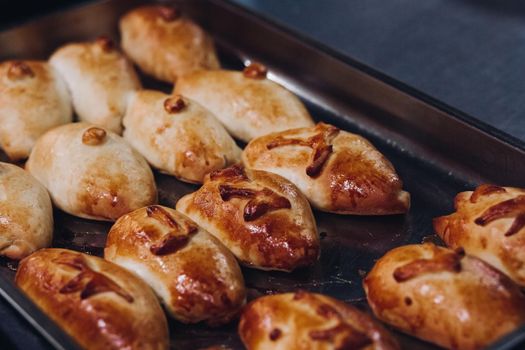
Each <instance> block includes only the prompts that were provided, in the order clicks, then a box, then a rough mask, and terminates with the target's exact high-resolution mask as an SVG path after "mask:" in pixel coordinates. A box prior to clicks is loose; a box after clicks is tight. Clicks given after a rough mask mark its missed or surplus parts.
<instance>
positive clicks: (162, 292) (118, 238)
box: [104, 205, 246, 325]
mask: <svg viewBox="0 0 525 350" xmlns="http://www.w3.org/2000/svg"><path fill="white" fill-rule="evenodd" d="M104 257H105V258H106V259H107V260H109V261H112V262H114V263H116V264H118V265H120V266H122V267H125V268H127V269H128V270H130V271H133V272H135V273H136V274H137V275H139V276H140V277H141V278H142V279H143V280H144V281H146V282H147V283H148V284H149V285H150V286H151V287H152V288H153V290H154V291H155V292H156V293H157V295H158V296H159V297H160V298H161V299H162V301H163V303H164V305H166V308H167V310H168V311H169V312H170V314H171V315H173V317H175V318H176V319H177V320H179V321H181V322H184V323H195V322H200V321H205V322H207V323H208V324H212V325H218V324H222V323H225V322H228V321H230V320H231V319H232V318H233V317H234V316H236V315H237V314H238V312H239V310H240V308H241V307H242V306H243V305H244V302H245V299H246V291H245V288H244V281H243V277H242V274H241V270H240V268H239V265H238V264H237V261H236V260H235V257H234V256H233V255H232V253H231V252H230V251H229V250H228V249H227V248H226V247H225V246H224V245H222V244H221V243H220V242H219V241H218V240H217V239H216V238H215V237H213V236H212V235H210V234H209V233H208V232H206V231H205V230H203V229H202V228H200V227H199V226H197V224H195V223H194V222H192V221H191V220H189V219H188V218H186V217H185V216H183V215H182V214H180V213H178V212H177V211H175V210H173V209H170V208H167V207H163V206H159V205H154V206H148V207H146V208H141V209H137V210H135V211H133V212H131V213H129V214H126V215H124V216H122V217H121V218H120V219H119V220H118V221H117V222H116V223H115V224H114V225H113V227H112V228H111V230H110V231H109V234H108V238H107V241H106V248H105V250H104Z"/></svg>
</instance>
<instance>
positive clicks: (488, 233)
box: [434, 185, 525, 286]
mask: <svg viewBox="0 0 525 350" xmlns="http://www.w3.org/2000/svg"><path fill="white" fill-rule="evenodd" d="M455 207H456V212H454V213H452V214H450V215H447V216H442V217H439V218H436V219H434V229H435V230H436V232H437V234H438V235H439V237H441V239H443V241H444V242H445V243H446V244H447V245H448V246H449V247H451V248H453V249H455V248H458V247H462V248H463V249H465V251H466V252H467V254H470V255H474V256H477V257H478V258H480V259H482V260H485V261H486V262H488V263H489V264H491V265H492V266H494V267H496V268H498V269H499V270H500V271H502V272H504V273H506V274H507V275H508V276H510V278H512V279H513V280H514V281H515V282H516V283H518V284H520V285H522V286H525V229H524V226H525V189H521V188H512V187H499V186H494V185H481V186H479V187H478V188H476V190H475V191H474V192H471V191H468V192H461V193H459V194H458V195H457V196H456V200H455Z"/></svg>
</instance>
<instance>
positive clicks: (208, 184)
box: [177, 165, 319, 271]
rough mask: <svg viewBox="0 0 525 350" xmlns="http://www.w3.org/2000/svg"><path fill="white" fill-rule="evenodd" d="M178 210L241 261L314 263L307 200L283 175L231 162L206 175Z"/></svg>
mask: <svg viewBox="0 0 525 350" xmlns="http://www.w3.org/2000/svg"><path fill="white" fill-rule="evenodd" d="M177 210H178V211H180V212H182V213H183V214H185V215H187V216H188V217H190V218H191V219H192V220H194V221H195V222H196V223H197V224H198V225H199V226H201V227H203V228H204V229H206V230H207V231H208V232H210V233H211V234H213V235H214V236H215V237H217V238H218V239H219V240H220V241H221V242H222V243H223V244H224V245H225V246H226V247H228V249H230V250H231V251H232V252H233V254H234V255H235V256H236V257H237V258H238V259H239V260H240V261H241V262H242V263H243V264H245V265H247V266H250V267H254V268H259V269H262V270H283V271H291V270H294V269H295V268H298V267H301V266H308V265H312V264H313V263H315V261H316V260H317V257H318V255H319V236H318V234H317V228H316V226H315V219H314V217H313V214H312V211H311V209H310V206H309V204H308V201H307V200H306V198H304V196H303V195H302V194H301V193H300V192H299V190H298V189H297V188H296V187H295V186H294V185H293V184H292V183H290V182H289V181H287V180H285V179H284V178H282V177H280V176H278V175H275V174H272V173H268V172H265V171H255V170H247V169H243V168H242V167H241V166H239V165H235V166H232V167H229V168H226V169H223V170H219V171H215V172H213V173H211V174H209V175H207V176H206V178H205V180H204V184H203V186H202V187H201V188H200V189H199V190H198V191H196V192H194V193H191V194H189V195H186V196H184V197H182V198H181V199H180V200H179V202H178V203H177Z"/></svg>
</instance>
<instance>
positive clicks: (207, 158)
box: [123, 90, 241, 183]
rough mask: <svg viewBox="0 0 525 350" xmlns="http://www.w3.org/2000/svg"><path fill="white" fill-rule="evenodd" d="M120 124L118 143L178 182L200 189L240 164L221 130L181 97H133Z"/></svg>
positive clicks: (238, 151)
mask: <svg viewBox="0 0 525 350" xmlns="http://www.w3.org/2000/svg"><path fill="white" fill-rule="evenodd" d="M123 123H124V127H125V130H124V138H125V139H126V140H127V141H128V142H129V143H130V144H131V145H132V146H133V147H135V149H136V150H137V151H139V152H140V153H141V154H142V155H143V156H144V157H145V158H146V159H147V160H148V162H149V163H150V164H152V165H153V166H154V167H155V168H158V169H160V170H161V171H162V172H165V173H167V174H170V175H174V176H176V177H177V178H179V179H180V180H183V181H187V182H192V183H202V181H203V179H204V175H206V174H208V173H209V172H211V171H214V170H218V169H222V168H225V167H227V166H229V165H232V164H235V163H238V162H239V161H240V160H241V149H240V148H239V147H238V146H237V145H236V144H235V141H234V140H233V139H232V138H231V136H230V135H228V133H227V132H226V130H225V129H224V127H223V126H222V124H221V123H220V122H219V121H218V120H217V119H216V118H215V116H214V115H213V114H211V113H210V112H209V111H208V110H206V109H205V108H204V107H202V106H201V105H199V104H198V103H197V102H195V101H192V100H190V99H188V98H186V97H182V96H170V95H166V94H163V93H162V92H158V91H152V90H142V91H139V92H137V93H135V94H134V95H133V97H132V98H131V100H130V103H129V105H128V109H127V111H126V115H125V116H124V120H123Z"/></svg>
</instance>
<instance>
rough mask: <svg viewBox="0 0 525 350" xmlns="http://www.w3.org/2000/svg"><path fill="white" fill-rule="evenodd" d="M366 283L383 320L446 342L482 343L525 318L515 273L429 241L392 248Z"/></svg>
mask: <svg viewBox="0 0 525 350" xmlns="http://www.w3.org/2000/svg"><path fill="white" fill-rule="evenodd" d="M364 288H365V291H366V295H367V298H368V303H369V304H370V306H371V307H372V310H373V311H374V313H375V314H376V316H377V317H378V318H379V319H380V320H382V321H384V322H386V323H389V324H391V325H393V326H395V327H396V328H399V329H400V330H401V331H403V332H406V333H408V334H411V335H414V336H416V337H418V338H421V339H424V340H427V341H430V342H432V343H435V344H437V345H440V346H443V347H445V348H453V349H466V350H468V349H481V348H484V347H486V346H487V345H489V344H490V343H492V342H493V341H495V340H497V339H498V338H500V337H501V336H503V335H505V334H507V333H509V332H511V331H512V330H514V329H515V328H517V327H519V326H520V325H523V324H524V323H525V297H524V295H523V293H522V292H521V291H520V289H519V287H518V286H517V285H516V284H515V283H514V282H512V280H511V279H509V278H508V277H507V276H505V275H504V274H502V273H501V272H499V271H498V270H496V269H495V268H493V267H492V266H490V265H488V264H487V263H485V262H484V261H482V260H479V259H478V258H475V257H473V256H469V255H464V254H463V253H462V252H461V251H454V250H451V249H447V248H442V247H438V246H436V245H433V244H430V243H425V244H414V245H408V246H404V247H399V248H396V249H393V250H391V251H389V252H388V253H387V254H385V256H383V257H382V258H381V259H379V260H378V261H377V263H376V264H375V266H374V268H373V269H372V271H370V273H369V274H368V276H367V277H366V278H365V280H364Z"/></svg>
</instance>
